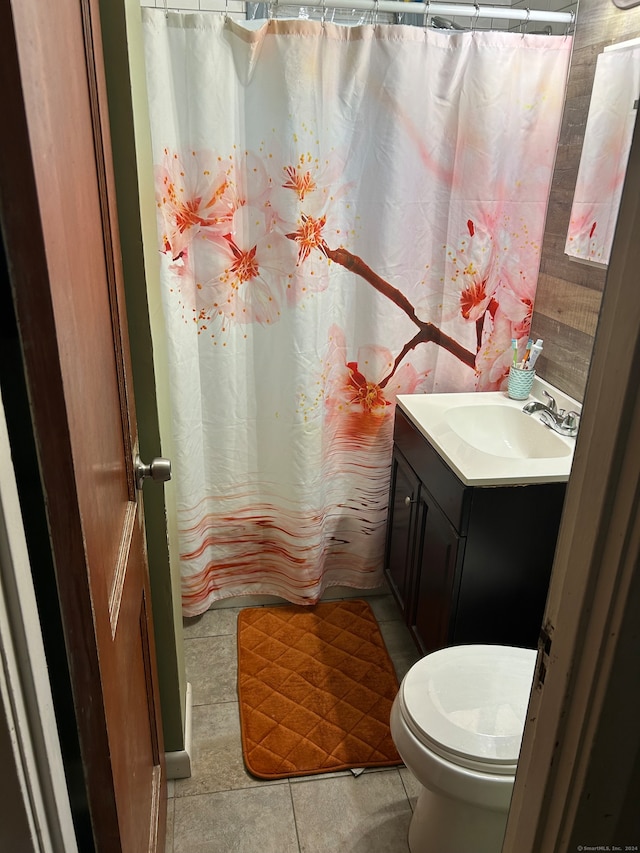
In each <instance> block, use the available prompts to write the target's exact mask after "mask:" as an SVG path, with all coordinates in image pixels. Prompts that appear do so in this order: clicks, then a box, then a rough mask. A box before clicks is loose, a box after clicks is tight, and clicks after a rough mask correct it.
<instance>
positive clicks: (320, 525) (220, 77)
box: [143, 9, 571, 616]
mask: <svg viewBox="0 0 640 853" xmlns="http://www.w3.org/2000/svg"><path fill="white" fill-rule="evenodd" d="M143 21H144V32H145V49H146V62H147V74H148V91H149V104H150V115H151V125H152V144H153V155H154V163H155V169H156V190H157V212H158V227H159V251H160V260H161V286H162V291H163V304H164V313H165V321H166V334H167V340H168V347H169V361H170V384H171V395H172V407H173V432H174V442H175V447H176V456H175V459H174V472H175V473H174V481H175V489H176V494H177V502H178V513H179V520H178V521H179V525H178V526H179V530H180V551H181V560H182V590H183V612H184V613H185V615H188V616H192V615H196V614H198V613H201V612H203V611H204V610H206V609H207V608H208V607H209V606H210V604H211V603H212V602H213V601H214V600H216V599H220V598H225V597H228V596H234V595H241V594H248V593H251V594H272V595H278V596H281V597H283V598H285V599H287V600H289V601H292V602H297V603H302V604H307V603H314V602H316V601H317V600H318V598H319V597H320V596H321V594H322V592H323V590H325V589H326V588H327V587H329V586H334V585H342V586H349V587H356V588H360V589H366V588H374V587H377V586H379V585H380V584H381V583H382V564H383V556H384V541H385V523H386V515H387V504H388V492H389V475H390V462H391V447H392V431H393V417H394V406H395V400H396V396H397V395H398V394H411V393H422V392H427V393H429V392H435V391H437V392H447V391H470V390H471V391H472V390H477V391H489V390H497V389H501V388H502V387H503V385H504V382H505V377H506V374H507V371H508V365H509V362H510V361H511V359H512V355H513V353H512V349H511V343H512V339H516V340H517V342H518V347H519V350H520V353H522V352H523V350H524V347H525V345H526V341H527V339H528V335H529V326H530V320H531V312H532V307H533V301H534V296H535V287H536V277H537V273H538V265H539V256H540V243H541V239H542V234H543V225H544V219H545V213H546V203H547V196H548V191H549V184H550V178H551V173H552V167H553V162H554V153H555V148H556V142H557V137H558V131H559V123H560V117H561V111H562V104H563V99H564V87H565V80H566V73H567V67H568V61H569V55H570V46H571V40H570V39H569V38H565V37H548V36H540V35H521V34H515V33H500V32H482V33H481V32H455V33H449V32H446V33H445V32H440V31H434V30H427V29H423V28H419V27H411V26H391V25H377V24H374V25H364V26H354V27H347V26H337V25H333V24H322V23H320V22H311V21H302V20H295V21H285V20H269V21H262V22H251V23H249V22H248V23H247V24H246V25H245V24H241V23H237V22H233V21H231V20H230V19H226V20H225V19H224V18H223V17H221V16H217V15H212V14H206V13H205V14H202V13H195V14H180V13H170V14H169V15H168V16H165V14H164V13H163V12H162V11H161V10H153V9H144V10H143Z"/></svg>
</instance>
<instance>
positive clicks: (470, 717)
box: [398, 645, 536, 776]
mask: <svg viewBox="0 0 640 853" xmlns="http://www.w3.org/2000/svg"><path fill="white" fill-rule="evenodd" d="M535 661H536V652H535V651H533V650H532V649H519V648H513V647H510V646H488V645H473V646H451V647H449V648H446V649H441V650H439V651H437V652H433V653H431V654H429V655H427V656H426V657H424V658H422V660H420V661H418V663H416V664H414V666H413V667H412V668H411V669H410V670H409V672H408V673H407V675H406V676H405V677H404V679H403V681H402V685H401V688H400V692H399V694H398V699H399V706H400V713H401V715H402V718H403V719H404V721H405V723H406V725H407V727H408V728H409V730H410V731H411V732H412V734H413V735H414V736H415V737H416V738H417V739H418V740H419V741H420V742H421V743H422V744H423V745H424V746H425V747H426V748H428V749H430V750H432V751H433V752H434V753H436V754H437V755H439V756H441V757H442V758H444V759H446V760H447V761H449V762H451V763H452V764H455V765H457V766H460V767H466V768H468V769H470V770H475V771H479V772H482V773H490V774H492V775H499V776H502V775H509V776H513V775H514V774H515V770H516V766H517V762H518V755H519V753H520V744H521V741H522V732H523V729H524V722H525V717H526V712H527V706H528V703H529V694H530V692H531V685H532V682H533V674H534V668H535Z"/></svg>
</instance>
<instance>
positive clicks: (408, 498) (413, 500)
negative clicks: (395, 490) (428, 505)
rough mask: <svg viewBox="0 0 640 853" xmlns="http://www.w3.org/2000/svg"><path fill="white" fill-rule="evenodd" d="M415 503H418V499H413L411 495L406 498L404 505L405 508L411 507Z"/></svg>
mask: <svg viewBox="0 0 640 853" xmlns="http://www.w3.org/2000/svg"><path fill="white" fill-rule="evenodd" d="M415 502H416V499H415V498H412V497H411V495H407V496H406V498H405V499H404V505H405V506H411V504H414V503H415Z"/></svg>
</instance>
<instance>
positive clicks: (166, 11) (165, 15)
mask: <svg viewBox="0 0 640 853" xmlns="http://www.w3.org/2000/svg"><path fill="white" fill-rule="evenodd" d="M164 19H165V21H168V20H169V7H168V5H167V0H164Z"/></svg>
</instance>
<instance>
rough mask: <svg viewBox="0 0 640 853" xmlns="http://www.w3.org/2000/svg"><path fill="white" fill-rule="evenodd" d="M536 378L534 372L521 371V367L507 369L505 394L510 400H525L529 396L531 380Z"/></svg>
mask: <svg viewBox="0 0 640 853" xmlns="http://www.w3.org/2000/svg"><path fill="white" fill-rule="evenodd" d="M535 377H536V372H535V370H523V369H522V368H521V367H513V366H511V367H510V368H509V382H508V385H507V393H508V395H509V397H511V399H512V400H526V399H527V397H528V396H529V395H530V394H531V388H532V386H533V380H534V379H535Z"/></svg>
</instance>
